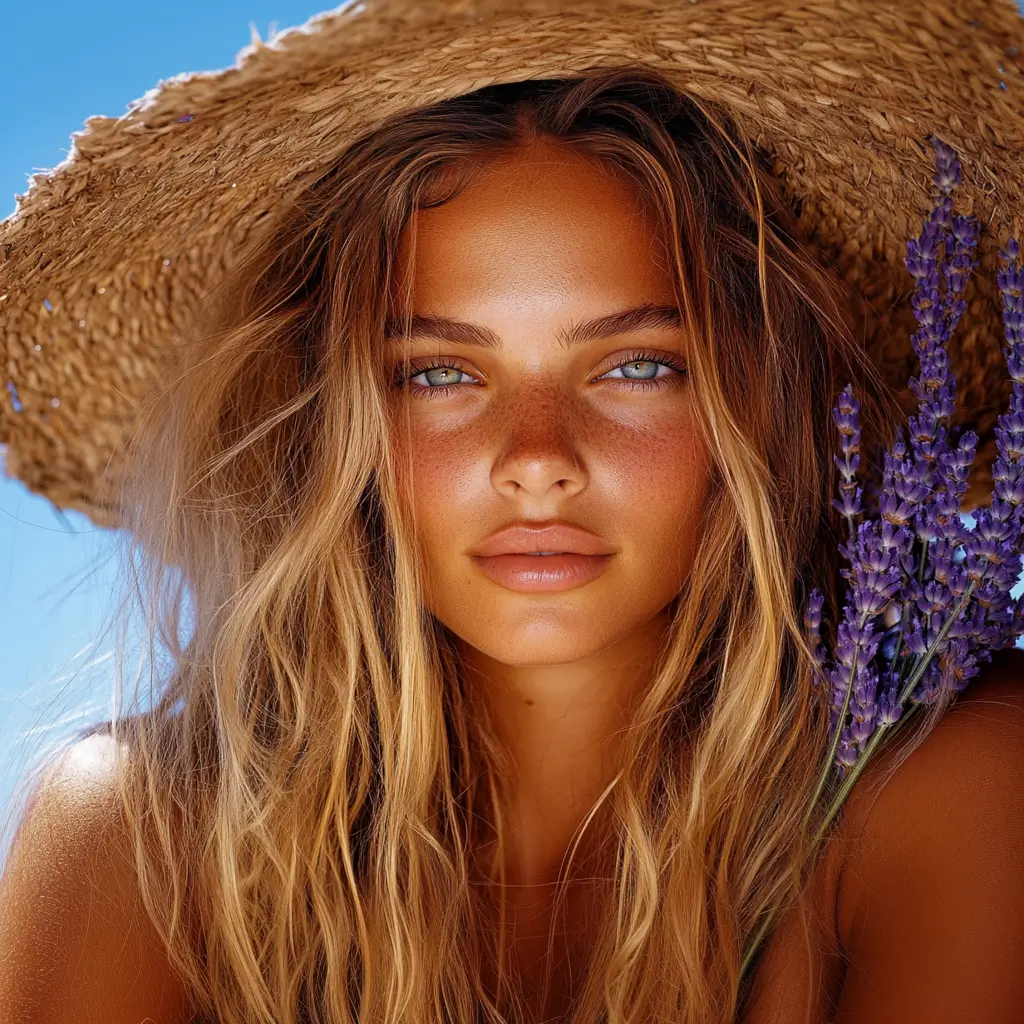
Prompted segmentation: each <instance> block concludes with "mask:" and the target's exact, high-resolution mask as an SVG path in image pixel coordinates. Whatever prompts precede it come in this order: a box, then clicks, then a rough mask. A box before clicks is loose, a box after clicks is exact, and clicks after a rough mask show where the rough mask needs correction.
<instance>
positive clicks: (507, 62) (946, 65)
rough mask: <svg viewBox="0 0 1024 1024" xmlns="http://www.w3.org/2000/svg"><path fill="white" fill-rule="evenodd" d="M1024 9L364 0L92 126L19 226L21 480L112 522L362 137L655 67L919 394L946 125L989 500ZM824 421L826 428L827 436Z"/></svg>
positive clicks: (8, 323)
mask: <svg viewBox="0 0 1024 1024" xmlns="http://www.w3.org/2000/svg"><path fill="white" fill-rule="evenodd" d="M1018 47H1020V49H1021V50H1024V20H1022V19H1021V16H1020V14H1019V13H1018V10H1017V7H1016V5H1015V3H1014V2H1013V0H917V2H914V3H908V2H907V0H448V2H443V0H366V2H363V3H359V4H357V5H356V6H348V7H346V8H339V9H338V10H336V11H333V12H329V13H327V14H324V15H320V16H318V17H316V18H314V19H312V20H311V21H309V22H308V23H307V24H306V25H304V26H302V27H301V28H299V29H293V30H289V31H287V32H285V33H283V34H280V35H279V36H277V37H276V38H275V39H274V40H273V41H272V42H270V43H269V44H264V43H262V42H260V41H259V40H258V38H257V39H254V41H253V45H252V46H250V47H248V48H246V49H245V50H244V51H242V53H241V54H240V55H239V58H238V61H237V62H236V65H235V66H234V67H232V68H228V69H226V70H223V71H219V72H214V73H205V74H194V75H181V76H179V77H177V78H173V79H170V80H168V81H165V82H162V83H160V84H159V85H158V86H157V87H156V88H155V89H153V90H151V91H150V92H149V93H147V94H146V95H145V96H144V97H142V99H141V100H138V101H136V102H135V103H133V104H131V105H130V107H129V110H128V113H126V114H124V115H123V116H122V117H119V118H110V117H92V118H89V120H88V121H87V122H86V126H85V129H84V131H82V132H80V133H78V134H76V135H75V136H73V141H74V146H73V148H72V150H71V153H70V155H69V156H68V158H67V159H66V160H65V161H64V162H63V163H62V164H61V165H60V166H59V167H57V168H56V169H54V170H53V171H51V172H50V173H48V174H37V175H35V176H34V177H33V180H32V184H31V187H30V188H29V190H28V192H27V193H26V194H25V195H24V196H19V197H18V200H19V202H18V207H17V210H16V212H15V213H14V214H13V215H12V216H11V217H9V218H8V219H7V220H5V221H3V222H2V223H0V261H2V262H0V337H2V338H3V344H4V350H3V357H2V367H3V372H4V377H3V379H2V380H0V443H3V442H6V444H7V452H6V468H7V472H8V473H10V474H14V475H16V476H18V477H20V478H21V479H22V480H23V481H24V482H25V484H27V485H28V486H29V487H30V488H32V489H33V490H35V491H38V492H39V493H41V494H44V495H46V496H47V497H49V498H50V499H51V500H52V501H53V502H55V503H56V504H58V505H60V506H62V507H65V508H75V509H79V510H81V511H84V512H86V513H87V514H88V515H90V516H91V517H92V518H93V519H94V520H95V521H96V522H97V523H100V524H105V525H113V524H115V523H116V522H117V520H118V513H117V503H116V498H115V495H114V493H113V489H112V479H111V474H109V473H107V472H106V471H107V470H108V468H112V467H113V466H114V465H115V464H116V462H117V460H118V459H119V458H121V457H122V455H123V441H124V437H125V435H126V433H127V429H126V428H130V426H131V423H132V418H133V414H134V412H135V410H136V409H137V408H139V405H140V402H141V401H142V400H143V398H144V394H145V390H146V388H147V386H148V385H149V384H150V382H151V381H153V380H154V379H156V378H157V376H158V375H159V373H160V367H161V365H162V363H163V360H164V359H165V357H166V356H167V355H168V354H169V353H170V352H172V351H173V347H174V344H175V338H176V334H177V333H179V332H180V331H181V329H182V328H183V327H184V326H185V324H186V322H187V320H188V318H189V317H190V316H191V315H192V313H193V312H194V311H195V310H196V309H197V308H198V307H199V306H200V304H201V302H202V298H203V295H204V293H205V291H206V289H207V288H208V287H209V286H211V285H212V284H213V283H214V282H215V281H216V280H217V279H218V278H219V276H220V275H222V274H223V273H224V272H225V270H226V268H228V267H229V266H230V265H231V262H232V259H233V258H234V254H236V253H237V252H238V251H239V249H240V247H241V246H242V245H243V244H244V243H245V242H246V240H247V239H249V238H250V236H251V235H252V232H253V231H254V229H257V228H258V226H259V224H260V222H261V220H263V219H264V218H266V217H267V215H268V214H269V213H270V212H271V211H272V210H273V209H274V208H275V206H276V205H277V204H278V203H279V202H281V201H282V199H284V198H285V197H287V196H289V195H291V194H293V193H294V191H295V190H297V189H301V188H302V187H303V186H304V184H305V183H306V182H308V181H309V180H311V178H313V177H315V176H316V175H317V174H318V172H320V171H322V170H323V169H324V168H326V167H327V166H328V165H329V164H330V163H332V162H333V161H335V160H336V159H337V158H338V157H339V156H340V155H341V154H342V152H343V151H344V150H345V149H346V147H347V146H348V145H349V144H350V143H351V142H352V141H353V140H354V139H356V137H357V136H359V135H361V134H363V133H365V132H366V131H367V130H369V129H372V128H374V127H375V126H376V125H378V124H380V122H381V121H382V120H383V119H385V118H388V117H390V116H392V115H394V114H397V113H400V112H402V111H405V110H408V109H409V108H412V107H416V106H420V105H423V104H426V103H432V102H435V101H437V100H441V99H443V98H447V97H451V96H456V95H459V94H461V93H464V92H467V91H470V90H473V89H476V88H479V87H481V86H484V85H488V84H491V83H496V82H504V81H514V80H519V79H526V78H545V77H553V76H559V75H574V74H578V73H579V72H582V71H584V70H585V69H588V68H599V67H608V66H613V65H618V64H622V63H626V62H636V63H643V64H646V65H648V66H651V67H653V68H655V69H658V70H660V71H662V72H663V73H666V74H668V75H669V76H671V78H672V79H673V80H674V81H676V82H677V83H678V84H679V85H680V86H681V87H682V88H684V89H686V90H689V91H690V92H692V93H694V94H698V95H700V96H702V97H705V98H712V99H717V100H719V101H722V102H724V103H725V104H727V105H728V106H729V107H730V108H731V110H732V112H733V114H734V116H735V119H736V122H737V125H738V127H739V129H740V130H741V131H743V132H745V133H747V134H749V136H750V137H751V138H752V139H753V140H754V141H755V142H756V143H757V144H758V145H760V146H761V147H762V148H764V149H765V150H766V151H768V152H769V153H771V154H772V155H773V159H774V167H775V170H776V173H777V174H778V175H779V177H780V178H781V180H782V182H783V188H784V192H785V194H786V195H787V196H788V197H789V198H790V199H791V200H792V202H793V203H794V206H795V207H796V208H797V209H798V210H799V225H800V228H801V231H802V232H803V233H804V235H805V237H806V238H807V239H808V241H811V242H813V243H815V244H816V245H818V246H819V247H820V248H821V251H822V252H823V253H824V254H825V256H826V258H828V259H834V261H835V266H836V267H837V268H838V271H839V272H840V273H841V274H842V275H843V276H845V278H846V279H847V280H849V281H850V282H852V283H854V284H855V285H856V287H857V288H859V289H860V291H861V293H862V294H863V295H864V296H865V297H866V298H867V299H868V300H869V302H870V303H871V305H872V306H873V307H874V309H875V310H876V311H877V316H876V317H875V320H874V321H873V322H872V324H870V325H869V327H870V331H871V333H870V338H869V349H870V351H871V353H872V355H873V357H874V358H875V359H876V360H877V362H878V364H879V365H880V366H881V367H882V370H883V372H884V374H885V376H886V378H887V379H888V380H889V382H890V383H891V384H892V385H893V386H894V387H896V388H898V389H900V395H901V401H902V402H904V408H905V409H906V410H907V411H913V409H914V408H915V406H916V401H915V399H914V396H913V394H912V392H911V391H910V390H909V388H907V386H906V385H907V378H908V377H909V376H910V375H911V374H912V373H916V372H917V370H918V363H917V357H916V356H915V355H914V352H913V349H912V347H911V345H910V341H909V336H910V333H911V331H912V330H913V329H914V327H915V323H914V321H913V317H912V312H911V310H910V303H909V295H910V293H911V289H912V283H913V282H912V278H911V277H910V275H909V273H908V272H907V270H906V268H905V266H904V264H903V257H904V254H905V243H906V240H907V239H908V238H909V237H911V236H912V235H914V234H916V233H917V232H918V231H919V230H920V225H921V221H922V220H923V218H924V217H926V216H927V214H928V212H929V211H930V209H931V207H932V205H933V191H932V181H931V177H932V172H933V163H932V159H933V158H932V151H931V148H930V146H929V145H928V144H927V139H928V137H929V136H930V135H931V134H932V133H935V134H936V135H938V136H939V137H940V138H942V139H943V140H944V141H945V142H947V143H948V144H949V145H951V146H952V147H953V148H954V149H955V150H956V151H957V153H958V154H959V156H960V158H961V161H962V164H963V169H964V184H963V185H962V186H961V188H960V189H959V191H958V193H957V195H956V197H955V203H956V206H955V209H956V210H959V211H961V212H974V213H975V214H977V215H978V217H979V218H980V220H981V222H982V228H983V231H982V238H981V242H980V245H979V258H980V260H981V264H980V266H979V267H978V269H977V270H976V271H975V273H974V276H973V279H972V283H971V284H970V285H969V286H968V291H967V296H966V298H967V300H968V303H969V309H968V312H967V313H966V314H965V316H964V319H963V321H962V322H961V324H960V328H959V330H958V332H957V334H956V336H955V337H954V339H953V341H952V342H951V345H950V353H951V358H952V364H953V369H954V372H955V373H956V375H957V380H958V385H959V388H958V406H959V411H958V417H957V422H958V423H968V422H969V423H970V424H971V425H973V426H974V427H975V429H977V430H978V432H979V434H980V438H981V439H980V442H979V449H978V457H977V459H976V462H975V466H974V471H973V474H972V478H971V489H970V491H969V493H968V499H967V501H968V505H969V506H970V507H974V506H976V505H977V504H979V503H985V502H987V500H988V497H989V491H990V488H991V476H990V475H989V472H988V465H989V463H990V462H991V460H992V458H993V456H994V452H995V445H994V439H993V427H994V425H995V421H996V417H997V416H998V415H999V414H1000V413H1001V412H1003V411H1005V409H1006V407H1007V404H1008V399H1009V393H1010V385H1009V378H1008V375H1007V371H1006V364H1005V360H1004V357H1003V355H1002V352H1001V349H1000V341H1001V338H1002V322H1001V307H1000V302H999V293H998V289H997V285H996V278H995V270H996V263H997V253H998V249H999V246H1000V245H1001V244H1003V243H1005V241H1006V239H1007V237H1008V235H1009V234H1010V233H1011V231H1012V233H1013V234H1014V235H1016V236H1017V237H1020V226H1021V225H1020V219H1019V218H1020V215H1021V214H1022V213H1024V197H1022V186H1024V153H1022V143H1024V66H1022V56H1021V53H1020V52H1019V50H1018ZM830 428H831V424H822V429H830Z"/></svg>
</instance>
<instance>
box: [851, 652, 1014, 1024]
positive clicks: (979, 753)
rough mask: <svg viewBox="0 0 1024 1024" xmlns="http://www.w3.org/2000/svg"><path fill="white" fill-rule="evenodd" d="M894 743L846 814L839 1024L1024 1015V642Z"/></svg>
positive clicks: (867, 776) (867, 772) (870, 769)
mask: <svg viewBox="0 0 1024 1024" xmlns="http://www.w3.org/2000/svg"><path fill="white" fill-rule="evenodd" d="M898 753H899V750H898V747H897V748H890V749H889V750H888V751H883V752H882V754H881V756H879V757H878V758H877V759H876V761H875V762H874V763H873V764H871V765H869V766H868V767H867V768H866V769H865V771H864V773H863V775H862V777H861V778H860V779H859V780H858V782H857V783H856V785H855V786H854V788H853V790H852V791H851V793H850V796H849V799H848V801H847V806H846V807H845V808H844V811H843V815H842V819H843V820H842V825H841V829H840V831H841V834H842V836H843V843H844V856H843V863H842V869H841V871H840V873H839V876H838V884H837V892H836V931H837V936H838V939H839V943H840V945H841V947H842V950H843V952H844V954H845V956H846V957H847V959H848V961H849V963H848V968H847V971H846V978H845V981H844V984H843V991H842V998H841V1000H840V1004H839V1008H838V1011H837V1015H836V1018H835V1020H836V1024H841V1022H843V1021H854V1020H856V1021H858V1022H871V1021H875V1020H878V1021H882V1020H895V1019H922V1020H925V1019H927V1020H930V1021H934V1022H935V1024H941V1022H943V1021H954V1020H1000V1021H1007V1022H1009V1021H1011V1020H1012V1021H1021V1022H1024V975H1022V974H1021V972H1020V963H1021V962H1022V960H1024V651H1022V650H1018V649H1015V648H1010V649H1007V650H1002V651H998V652H996V653H995V654H994V655H993V658H992V661H991V662H989V663H987V664H986V665H984V666H983V667H982V669H981V671H980V672H979V675H978V676H977V677H976V678H975V679H974V680H972V681H971V683H970V685H969V686H968V688H967V689H966V690H965V691H964V693H962V694H961V695H960V696H959V697H958V698H957V700H956V702H955V703H954V704H953V706H952V707H951V708H950V709H949V710H948V711H947V712H946V714H945V715H944V716H943V718H942V719H940V721H939V722H938V724H937V725H936V726H935V728H934V729H933V730H932V732H931V733H929V734H928V735H927V736H926V738H925V739H924V740H923V741H922V742H921V744H920V746H918V747H917V748H916V749H914V750H913V751H912V752H911V753H910V754H909V755H907V756H906V758H905V760H902V761H899V760H896V757H897V755H898ZM894 964H898V965H899V966H898V969H894V967H893V965H894Z"/></svg>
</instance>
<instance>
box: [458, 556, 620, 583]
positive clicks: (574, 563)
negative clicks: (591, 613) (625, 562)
mask: <svg viewBox="0 0 1024 1024" xmlns="http://www.w3.org/2000/svg"><path fill="white" fill-rule="evenodd" d="M612 557H613V556H612V555H610V554H608V555H582V554H580V553H579V552H577V551H533V552H520V553H516V554H507V555H473V556H472V559H473V562H474V564H475V565H476V566H477V567H478V568H479V569H480V570H481V572H483V574H484V575H485V576H487V578H488V579H490V580H491V581H492V582H494V583H497V584H498V585H499V586H501V587H504V588H505V589H506V590H512V591H516V592H518V593H560V592H562V591H566V590H574V589H576V588H577V587H582V586H584V585H586V584H587V583H590V582H592V581H593V580H595V579H597V577H599V576H600V575H601V574H602V573H603V572H604V571H605V570H606V569H607V568H608V564H609V562H611V560H612Z"/></svg>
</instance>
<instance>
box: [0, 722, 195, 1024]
mask: <svg viewBox="0 0 1024 1024" xmlns="http://www.w3.org/2000/svg"><path fill="white" fill-rule="evenodd" d="M114 772H115V748H114V744H113V741H112V740H111V739H110V738H109V737H108V736H104V735H95V736H91V737H89V738H87V739H84V740H80V741H79V742H78V743H76V744H75V745H74V746H72V747H71V748H70V749H69V750H68V751H67V752H66V753H65V754H63V755H62V756H61V758H60V759H59V760H58V761H57V762H56V763H55V764H54V765H53V766H52V767H51V768H50V769H49V770H48V771H47V772H46V774H45V775H44V776H43V777H42V779H41V780H40V782H39V784H38V785H37V786H36V788H35V790H34V792H33V793H32V796H31V798H30V801H29V804H28V806H27V808H26V811H25V813H24V816H23V818H22V821H21V824H20V827H19V830H18V832H17V834H16V836H15V838H14V842H13V844H12V847H11V851H10V854H9V856H8V859H7V863H6V865H5V867H4V872H3V875H2V876H0V1019H2V1020H4V1021H10V1022H11V1024H21V1022H26V1024H27V1022H28V1021H32V1022H38V1024H43V1022H50V1021H52V1022H57V1021H67V1020H74V1021H76V1022H81V1024H92V1022H96V1024H99V1022H100V1021H103V1022H105V1024H120V1022H124V1024H128V1022H131V1024H138V1022H139V1021H143V1020H146V1019H149V1020H151V1021H153V1022H154V1024H164V1022H166V1024H185V1022H187V1021H188V1020H189V1018H190V1011H189V1007H188V1006H187V1000H186V997H185V993H184V989H183V987H182V986H181V985H180V984H178V983H177V980H176V979H175V977H174V975H173V972H172V971H171V969H170V966H169V963H168V961H167V958H166V955H165V954H164V950H163V948H162V945H161V943H160V941H159V938H158V936H157V935H156V932H155V930H154V929H153V927H152V925H151V924H150V921H149V918H148V916H147V914H146V912H145V909H144V907H143V904H142V901H141V897H140V895H139V891H138V886H137V880H136V873H135V867H134V860H133V856H132V851H131V844H130V841H129V839H128V834H127V832H126V830H125V828H124V825H123V819H122V814H121V806H120V801H119V799H118V797H117V792H116V786H115V774H114Z"/></svg>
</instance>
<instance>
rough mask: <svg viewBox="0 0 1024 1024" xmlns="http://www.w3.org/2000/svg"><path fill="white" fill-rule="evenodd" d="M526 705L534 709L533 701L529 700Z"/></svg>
mask: <svg viewBox="0 0 1024 1024" xmlns="http://www.w3.org/2000/svg"><path fill="white" fill-rule="evenodd" d="M526 703H527V704H528V705H529V706H530V707H531V708H532V707H533V701H532V700H528V701H527V702H526Z"/></svg>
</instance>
